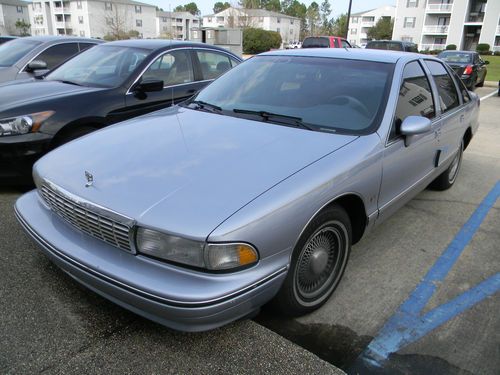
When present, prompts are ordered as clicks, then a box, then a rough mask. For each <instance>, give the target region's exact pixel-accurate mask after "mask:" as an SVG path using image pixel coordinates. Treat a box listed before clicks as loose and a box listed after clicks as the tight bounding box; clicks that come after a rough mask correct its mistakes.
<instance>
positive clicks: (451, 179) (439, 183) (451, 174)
mask: <svg viewBox="0 0 500 375" xmlns="http://www.w3.org/2000/svg"><path fill="white" fill-rule="evenodd" d="M463 154H464V141H463V139H462V141H461V142H460V148H459V149H458V152H457V154H456V155H455V157H454V158H453V161H452V162H451V164H450V166H449V167H448V168H446V170H445V171H444V172H443V173H441V174H440V175H439V176H438V177H437V178H436V179H435V180H434V181H432V182H431V184H430V185H429V187H430V188H431V189H432V190H447V189H449V188H451V187H452V186H453V184H454V183H455V181H456V180H457V176H458V173H459V172H460V167H461V165H462V157H463Z"/></svg>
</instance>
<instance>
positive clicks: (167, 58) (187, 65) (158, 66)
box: [142, 51, 194, 86]
mask: <svg viewBox="0 0 500 375" xmlns="http://www.w3.org/2000/svg"><path fill="white" fill-rule="evenodd" d="M142 79H159V80H162V81H163V85H164V86H171V85H178V84H182V83H189V82H193V81H194V77H193V68H192V65H191V59H190V57H189V54H188V53H187V52H186V51H173V52H170V53H166V54H164V55H162V56H160V57H158V58H157V59H156V60H155V62H154V63H153V64H151V65H150V66H149V68H148V70H146V71H145V72H144V75H143V76H142Z"/></svg>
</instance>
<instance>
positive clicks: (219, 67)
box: [196, 51, 231, 79]
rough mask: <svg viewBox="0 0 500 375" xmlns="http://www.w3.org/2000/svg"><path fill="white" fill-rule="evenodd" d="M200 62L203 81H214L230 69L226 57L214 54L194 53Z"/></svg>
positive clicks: (229, 62)
mask: <svg viewBox="0 0 500 375" xmlns="http://www.w3.org/2000/svg"><path fill="white" fill-rule="evenodd" d="M196 55H197V56H198V60H199V61H200V68H201V74H202V76H203V79H215V78H217V77H219V76H220V75H222V74H223V73H225V72H227V71H228V70H229V69H231V61H230V60H229V57H228V56H227V55H223V54H222V53H216V52H201V51H196Z"/></svg>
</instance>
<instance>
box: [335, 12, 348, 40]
mask: <svg viewBox="0 0 500 375" xmlns="http://www.w3.org/2000/svg"><path fill="white" fill-rule="evenodd" d="M346 29H347V14H345V13H344V14H341V15H340V16H338V17H337V18H336V19H335V20H332V26H331V34H332V35H335V36H345V35H346Z"/></svg>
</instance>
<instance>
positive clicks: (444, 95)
mask: <svg viewBox="0 0 500 375" xmlns="http://www.w3.org/2000/svg"><path fill="white" fill-rule="evenodd" d="M425 63H426V64H427V66H428V67H429V70H430V71H431V74H432V76H433V77H434V81H436V85H437V88H438V93H439V103H440V104H441V111H442V112H443V113H445V112H448V111H450V110H452V109H453V108H456V107H458V106H459V105H460V101H459V99H458V92H457V88H456V87H455V83H454V82H453V79H452V78H451V76H450V75H449V74H448V72H447V71H446V69H445V67H444V66H443V64H441V63H439V62H437V61H430V60H426V61H425Z"/></svg>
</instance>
